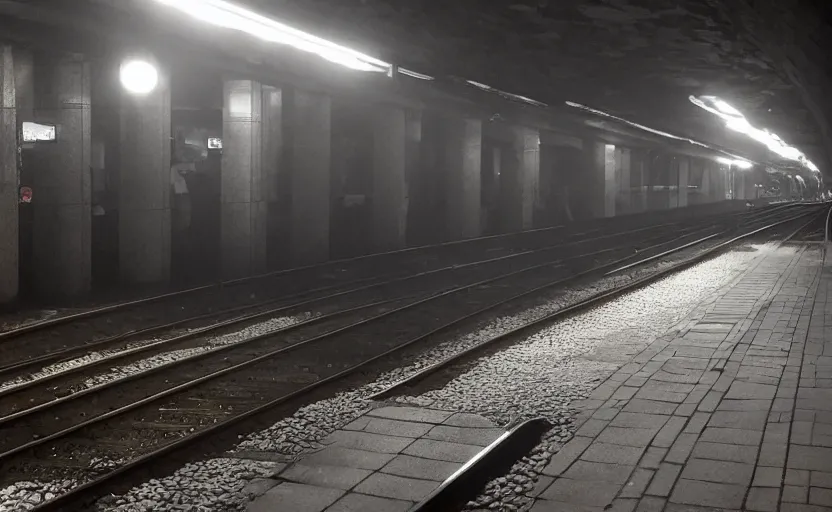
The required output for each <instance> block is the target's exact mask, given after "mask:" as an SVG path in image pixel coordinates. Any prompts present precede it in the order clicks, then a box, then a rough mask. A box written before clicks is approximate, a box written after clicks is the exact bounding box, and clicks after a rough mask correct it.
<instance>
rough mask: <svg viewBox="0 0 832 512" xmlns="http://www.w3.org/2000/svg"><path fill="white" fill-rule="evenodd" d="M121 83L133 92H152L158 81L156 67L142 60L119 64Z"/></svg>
mask: <svg viewBox="0 0 832 512" xmlns="http://www.w3.org/2000/svg"><path fill="white" fill-rule="evenodd" d="M119 75H120V78H121V85H122V86H124V88H125V89H127V91H129V92H131V93H133V94H147V93H149V92H152V91H153V89H155V88H156V85H157V84H158V83H159V72H158V71H157V70H156V67H155V66H154V65H153V64H151V63H149V62H147V61H144V60H130V61H127V62H125V63H124V64H122V65H121V72H120V74H119Z"/></svg>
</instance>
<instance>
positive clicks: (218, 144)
mask: <svg viewBox="0 0 832 512" xmlns="http://www.w3.org/2000/svg"><path fill="white" fill-rule="evenodd" d="M208 149H222V139H221V138H219V137H208Z"/></svg>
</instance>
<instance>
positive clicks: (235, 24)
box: [156, 0, 391, 73]
mask: <svg viewBox="0 0 832 512" xmlns="http://www.w3.org/2000/svg"><path fill="white" fill-rule="evenodd" d="M156 1H158V2H160V3H163V4H165V5H168V6H170V7H173V8H175V9H178V10H180V11H182V12H184V13H186V14H188V15H190V16H192V17H194V18H196V19H199V20H202V21H205V22H206V23H210V24H212V25H216V26H219V27H224V28H229V29H232V30H238V31H240V32H245V33H247V34H249V35H252V36H254V37H257V38H259V39H262V40H264V41H268V42H272V43H278V44H285V45H288V46H292V47H293V48H297V49H298V50H301V51H304V52H308V53H314V54H316V55H318V56H320V57H322V58H324V59H326V60H328V61H330V62H333V63H335V64H340V65H341V66H344V67H347V68H350V69H354V70H358V71H376V72H382V73H387V72H389V70H390V68H391V64H389V63H387V62H384V61H382V60H379V59H376V58H374V57H370V56H369V55H365V54H363V53H360V52H357V51H355V50H351V49H350V48H346V47H344V46H340V45H338V44H335V43H333V42H331V41H327V40H326V39H321V38H320V37H317V36H313V35H312V34H308V33H306V32H303V31H301V30H298V29H295V28H292V27H290V26H288V25H284V24H283V23H279V22H277V21H275V20H273V19H270V18H267V17H265V16H262V15H260V14H257V13H255V12H252V11H250V10H248V9H244V8H242V7H239V6H237V5H234V4H232V3H230V2H226V1H224V0H156Z"/></svg>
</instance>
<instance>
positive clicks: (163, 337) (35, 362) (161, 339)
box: [0, 224, 713, 397]
mask: <svg viewBox="0 0 832 512" xmlns="http://www.w3.org/2000/svg"><path fill="white" fill-rule="evenodd" d="M711 227H713V226H710V227H709V226H706V227H703V228H697V227H695V226H694V227H692V228H688V229H687V230H682V231H679V234H680V236H683V235H684V233H685V232H686V231H687V232H690V233H694V232H699V231H703V232H704V231H708V230H709V229H711ZM658 229H659V230H663V229H676V225H673V224H671V225H668V226H660V227H659V228H658ZM645 231H648V230H647V229H645V228H639V229H635V230H630V231H625V232H623V233H616V234H613V235H601V236H597V237H591V238H584V239H582V240H577V241H574V242H570V241H566V242H562V243H557V244H554V245H550V246H546V247H543V248H539V249H533V250H530V251H521V252H515V253H511V254H508V255H504V256H496V257H491V258H488V259H484V260H479V261H474V262H471V263H462V264H454V265H451V266H446V267H439V268H434V269H432V270H425V271H422V272H416V273H410V274H405V275H401V276H398V277H394V278H389V279H382V280H374V281H372V282H369V283H366V282H362V283H360V284H359V285H357V286H353V287H352V288H350V287H339V286H336V287H335V288H336V290H335V291H333V290H332V289H329V290H327V292H328V293H321V294H319V295H315V294H314V293H312V294H311V296H310V294H301V295H299V296H296V299H297V300H298V302H294V303H292V302H291V301H290V300H289V299H291V297H290V298H285V299H283V300H267V301H264V302H261V303H258V304H256V305H249V306H242V307H233V308H229V309H226V310H221V311H218V312H215V313H213V314H199V315H196V316H192V317H189V318H187V319H182V320H180V321H177V322H173V323H162V324H157V325H152V326H148V327H145V328H143V329H140V330H128V331H125V332H121V333H117V334H115V335H112V336H108V337H105V338H103V339H97V338H92V339H90V340H87V341H84V342H80V343H78V344H77V345H74V346H70V347H65V348H60V349H58V350H52V351H47V352H46V353H41V354H36V355H32V354H33V350H34V349H33V348H29V349H28V350H27V351H26V353H25V354H24V356H23V357H20V356H18V358H17V360H12V361H8V360H6V361H4V363H5V364H3V365H0V378H3V379H4V380H5V381H6V383H5V384H2V383H0V397H4V396H6V395H8V394H9V393H14V392H18V391H21V390H23V389H25V388H27V387H31V386H34V385H37V384H45V383H47V382H49V381H50V380H53V379H56V378H59V377H61V376H65V375H67V374H69V373H74V372H78V371H80V370H83V369H86V368H92V367H95V366H101V365H105V364H112V363H116V362H118V361H120V360H124V359H128V360H129V358H133V360H138V358H141V357H145V356H146V355H147V354H152V353H153V352H156V353H161V352H163V351H165V350H168V349H171V348H174V347H177V346H181V345H183V344H187V343H188V342H189V341H191V340H194V339H196V338H198V337H205V336H209V335H214V333H218V332H220V331H222V330H224V329H225V330H228V329H231V328H234V327H237V328H241V327H245V326H246V325H247V324H249V325H250V324H251V323H252V322H257V321H260V320H262V319H264V318H269V317H275V316H279V315H283V316H284V317H286V318H287V319H289V320H291V319H293V318H297V317H298V316H299V315H300V316H303V315H304V314H307V313H306V312H305V311H304V308H313V309H315V311H314V312H313V313H309V314H314V315H315V316H323V317H324V318H326V317H327V316H328V315H330V314H335V313H337V310H338V309H339V308H340V309H349V308H350V307H353V306H354V305H357V304H363V303H371V302H372V301H373V300H375V297H376V296H377V295H378V294H379V293H385V289H388V288H390V287H393V286H403V285H408V283H412V282H414V281H415V280H417V279H420V280H422V281H427V283H428V284H431V281H429V280H430V279H433V280H436V279H443V278H444V277H443V276H447V275H448V274H450V273H452V272H460V271H462V270H464V269H472V268H478V267H479V268H482V267H484V266H488V265H495V264H496V265H506V264H511V265H514V264H518V263H521V264H522V262H523V260H524V259H527V260H528V259H536V258H539V257H541V256H544V257H545V256H546V255H547V254H551V253H553V252H557V251H559V252H568V251H570V250H576V249H578V248H580V247H583V246H586V245H588V244H591V243H593V242H599V241H602V240H607V241H609V240H615V239H619V238H627V237H629V236H632V235H635V234H638V233H642V232H645ZM660 237H661V235H660V236H658V237H652V238H650V239H646V240H642V241H646V242H649V241H651V240H652V239H655V238H660ZM432 285H433V286H435V284H432ZM310 293H311V292H310ZM362 294H363V296H362ZM367 296H368V297H367ZM336 300H337V301H340V303H339V304H338V305H334V304H333V301H336ZM208 319H211V320H214V321H213V322H212V323H208V324H207V325H197V324H196V322H199V321H203V320H208ZM189 326H191V328H190V329H188V327H189ZM152 335H154V336H153V337H151V338H149V341H148V337H149V336H152ZM140 338H144V339H143V340H141V341H138V342H136V341H132V340H137V339H140ZM25 341H26V343H27V344H29V345H34V346H36V347H37V348H38V349H41V348H42V347H41V346H39V345H38V344H37V343H36V342H29V341H28V340H25ZM182 348H183V349H187V347H182ZM27 354H28V355H30V357H26V355H27ZM73 357H75V358H76V359H73ZM84 359H86V360H84ZM128 362H129V361H128ZM50 363H52V364H53V366H47V367H45V368H44V365H48V364H50ZM33 376H34V378H33Z"/></svg>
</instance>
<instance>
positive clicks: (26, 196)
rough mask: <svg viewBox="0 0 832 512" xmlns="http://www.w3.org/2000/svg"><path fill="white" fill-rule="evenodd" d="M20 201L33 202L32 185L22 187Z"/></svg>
mask: <svg viewBox="0 0 832 512" xmlns="http://www.w3.org/2000/svg"><path fill="white" fill-rule="evenodd" d="M20 202H21V203H31V202H32V187H20Z"/></svg>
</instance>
